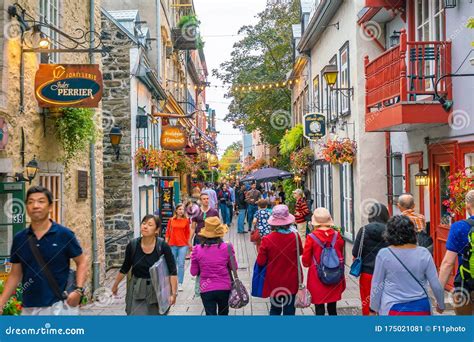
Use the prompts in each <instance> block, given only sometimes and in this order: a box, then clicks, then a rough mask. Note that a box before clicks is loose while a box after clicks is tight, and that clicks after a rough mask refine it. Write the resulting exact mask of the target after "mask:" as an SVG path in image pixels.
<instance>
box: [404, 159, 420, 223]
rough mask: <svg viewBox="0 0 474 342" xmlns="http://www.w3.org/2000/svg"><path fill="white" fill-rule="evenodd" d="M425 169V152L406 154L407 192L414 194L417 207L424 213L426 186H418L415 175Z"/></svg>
mask: <svg viewBox="0 0 474 342" xmlns="http://www.w3.org/2000/svg"><path fill="white" fill-rule="evenodd" d="M421 169H423V153H422V152H415V153H410V154H407V155H406V156H405V174H406V177H405V179H406V181H405V192H408V193H410V194H412V195H413V197H414V199H415V208H416V209H417V211H418V212H420V213H421V214H424V187H422V186H416V184H415V175H416V174H417V173H418V172H420V170H421Z"/></svg>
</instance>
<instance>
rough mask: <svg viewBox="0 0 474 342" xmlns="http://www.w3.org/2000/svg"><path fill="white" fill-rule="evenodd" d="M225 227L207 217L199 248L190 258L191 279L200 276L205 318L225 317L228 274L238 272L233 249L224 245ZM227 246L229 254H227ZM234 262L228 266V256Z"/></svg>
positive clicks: (229, 290) (227, 310) (227, 297)
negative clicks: (233, 271)
mask: <svg viewBox="0 0 474 342" xmlns="http://www.w3.org/2000/svg"><path fill="white" fill-rule="evenodd" d="M227 231H228V227H227V225H225V224H223V223H222V222H221V220H220V219H219V218H218V217H209V218H207V219H206V220H205V222H204V228H203V229H201V231H200V232H199V242H200V244H199V245H196V246H194V248H193V252H192V254H191V269H190V272H191V275H193V276H200V281H199V292H200V296H201V300H202V304H203V306H204V310H205V312H206V315H207V316H215V315H219V316H227V315H228V314H229V297H230V293H231V289H232V279H231V275H230V270H231V269H232V267H235V269H237V268H238V265H237V261H236V260H235V252H234V248H233V247H232V245H228V244H226V243H224V241H223V239H222V238H223V237H224V235H225V234H226V233H227ZM229 246H230V251H229ZM229 254H231V255H232V258H233V261H235V264H234V266H232V264H231V256H230V255H229Z"/></svg>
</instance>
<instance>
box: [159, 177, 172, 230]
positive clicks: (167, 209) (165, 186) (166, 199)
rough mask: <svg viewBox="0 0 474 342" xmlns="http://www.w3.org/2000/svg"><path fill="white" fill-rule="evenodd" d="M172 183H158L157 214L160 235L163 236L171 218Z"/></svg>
mask: <svg viewBox="0 0 474 342" xmlns="http://www.w3.org/2000/svg"><path fill="white" fill-rule="evenodd" d="M173 190H174V182H173V181H163V180H161V181H160V183H159V188H158V191H159V196H160V197H159V213H160V217H161V235H162V236H165V234H166V228H167V227H168V221H169V220H170V219H171V218H172V217H173V212H174V206H173Z"/></svg>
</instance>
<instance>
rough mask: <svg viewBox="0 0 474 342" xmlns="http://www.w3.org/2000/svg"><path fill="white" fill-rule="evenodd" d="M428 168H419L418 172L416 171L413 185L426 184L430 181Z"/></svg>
mask: <svg viewBox="0 0 474 342" xmlns="http://www.w3.org/2000/svg"><path fill="white" fill-rule="evenodd" d="M427 171H428V169H426V170H423V169H422V170H420V172H418V173H417V174H416V175H415V185H416V186H427V185H428V184H429V182H430V176H429V175H428V173H427Z"/></svg>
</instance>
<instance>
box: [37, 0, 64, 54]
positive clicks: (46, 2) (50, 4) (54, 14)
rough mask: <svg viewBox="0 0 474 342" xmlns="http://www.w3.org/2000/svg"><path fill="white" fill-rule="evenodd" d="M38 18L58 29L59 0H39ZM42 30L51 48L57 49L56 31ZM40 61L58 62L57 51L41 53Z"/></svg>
mask: <svg viewBox="0 0 474 342" xmlns="http://www.w3.org/2000/svg"><path fill="white" fill-rule="evenodd" d="M40 20H41V21H42V22H44V23H48V24H50V25H51V26H53V27H55V28H57V29H59V28H60V26H59V25H60V23H59V0H40ZM42 32H43V33H44V34H45V35H46V36H47V37H49V39H50V40H51V47H50V48H51V49H58V48H59V45H58V41H59V35H58V33H57V32H55V31H53V30H51V29H48V28H45V27H43V28H42ZM41 63H59V53H57V52H53V53H51V54H46V53H42V54H41Z"/></svg>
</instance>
